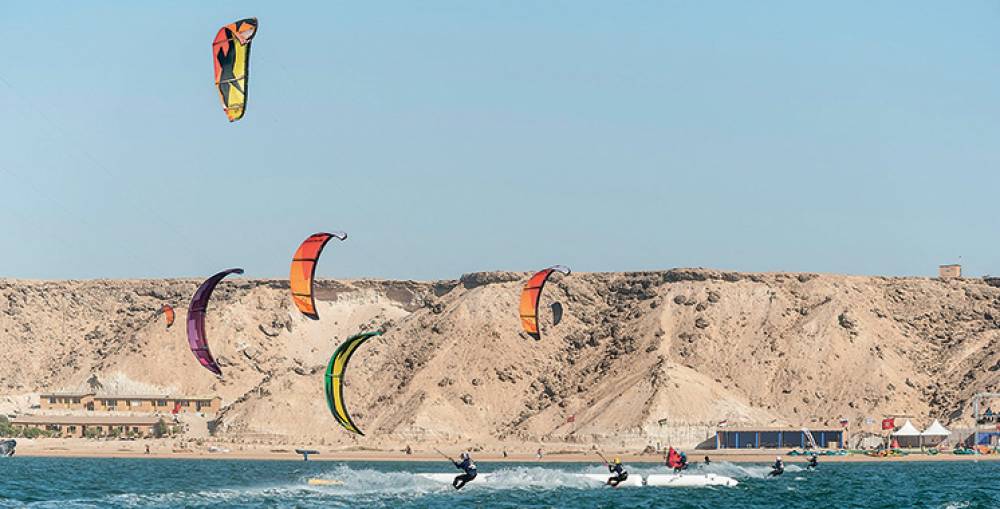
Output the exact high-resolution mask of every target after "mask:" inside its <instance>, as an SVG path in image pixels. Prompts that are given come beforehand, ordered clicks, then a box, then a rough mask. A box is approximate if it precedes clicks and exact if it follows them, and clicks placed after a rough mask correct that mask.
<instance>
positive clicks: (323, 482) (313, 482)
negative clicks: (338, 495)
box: [308, 479, 344, 486]
mask: <svg viewBox="0 0 1000 509" xmlns="http://www.w3.org/2000/svg"><path fill="white" fill-rule="evenodd" d="M308 484H309V486H340V485H341V484H344V481H338V480H336V479H309V481H308Z"/></svg>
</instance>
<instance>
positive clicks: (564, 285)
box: [0, 269, 1000, 448]
mask: <svg viewBox="0 0 1000 509" xmlns="http://www.w3.org/2000/svg"><path fill="white" fill-rule="evenodd" d="M526 277H527V274H522V273H505V272H490V273H476V274H468V275H465V276H463V277H462V278H461V279H460V280H458V281H441V282H430V283H424V282H409V281H369V280H364V281H348V282H334V281H324V282H322V283H321V285H320V291H319V297H320V303H319V312H320V316H321V317H322V319H321V320H319V321H311V320H308V319H306V318H303V317H301V316H300V315H299V314H298V313H297V311H295V310H294V308H293V307H292V306H291V303H290V301H289V299H288V296H287V291H288V287H287V281H271V280H263V281H262V280H246V279H232V280H227V281H226V282H224V283H223V284H221V285H220V286H219V288H218V289H217V291H216V293H215V295H214V298H213V301H212V303H211V305H210V309H209V319H208V327H207V331H208V332H207V333H208V336H209V342H210V345H211V347H212V348H213V352H214V353H215V354H216V356H217V358H218V359H219V361H220V363H221V364H222V368H223V371H224V372H225V377H224V378H223V379H221V380H219V379H217V378H215V377H214V376H213V375H212V374H211V373H209V372H208V371H206V370H205V369H203V368H201V367H200V366H199V365H198V364H197V362H196V361H195V360H194V357H193V356H192V355H191V353H190V351H189V350H188V347H187V342H186V335H185V324H184V320H185V318H186V314H185V308H186V306H187V303H188V299H189V298H190V295H191V293H193V291H194V289H195V288H196V287H197V284H198V281H195V280H140V281H59V282H54V281H20V280H2V281H0V362H2V363H3V366H4V369H3V370H0V393H3V394H4V395H8V396H12V397H11V398H10V399H8V400H6V401H8V402H16V401H20V402H22V404H20V406H18V408H23V406H24V405H23V400H24V398H23V397H21V398H18V397H16V396H18V395H23V394H29V393H36V392H38V391H44V390H65V389H73V388H82V387H88V386H92V385H95V384H101V386H102V387H103V390H112V391H119V392H150V391H160V392H172V393H188V394H206V393H208V394H219V395H221V396H222V397H223V405H224V407H225V408H224V411H223V413H222V416H221V425H220V428H219V430H220V434H221V435H222V436H223V437H227V438H231V439H233V440H234V441H243V442H247V443H254V442H261V443H306V442H308V443H314V444H326V445H331V446H356V447H372V448H388V447H400V446H402V445H403V444H407V443H409V444H435V443H442V444H446V443H455V442H462V443H464V444H466V445H468V446H482V447H494V446H497V445H498V444H503V443H509V444H524V443H532V442H538V441H542V440H544V441H546V442H548V443H553V442H556V443H562V444H564V445H565V446H566V447H569V448H572V447H574V446H580V447H584V446H587V445H588V444H591V443H598V444H602V445H607V446H609V447H626V448H631V447H636V448H641V447H643V446H645V445H649V444H655V443H657V442H662V443H674V444H678V445H684V446H691V445H695V444H697V443H699V442H702V441H703V440H706V439H707V438H709V437H710V436H711V435H712V430H713V429H714V425H715V424H716V423H717V422H719V421H720V420H723V419H728V420H729V422H730V423H732V424H739V423H746V424H751V423H753V424H762V425H768V424H778V423H781V424H791V425H809V426H818V425H821V424H827V425H836V421H837V419H838V418H839V417H841V416H844V417H847V418H849V419H851V420H852V422H853V423H855V424H859V423H860V422H861V421H862V420H863V419H864V417H866V416H873V417H876V418H879V417H881V416H882V415H884V414H910V415H914V416H916V417H922V416H934V417H941V418H943V419H944V421H945V422H950V421H961V420H962V419H967V417H968V415H969V413H970V411H971V409H970V408H969V407H968V400H969V398H970V397H971V396H972V394H974V393H975V392H979V391H981V390H995V389H996V386H997V381H998V379H1000V375H998V373H997V370H998V369H1000V352H998V351H997V350H998V349H997V348H996V347H995V344H996V340H997V337H998V328H1000V322H998V321H997V318H998V317H1000V290H998V289H994V288H992V287H989V286H987V285H985V284H983V283H982V281H980V280H960V281H940V280H933V279H919V278H880V277H853V276H838V275H813V274H740V273H728V272H720V271H713V270H703V269H679V270H672V271H664V272H644V273H597V274H578V273H574V274H573V275H572V276H569V277H562V276H557V277H555V278H553V281H551V282H550V284H549V286H547V287H546V292H545V299H544V300H543V304H542V314H543V315H544V317H545V318H544V319H543V337H542V341H540V342H536V341H534V340H532V339H530V338H527V337H526V336H523V335H521V334H520V332H519V324H518V317H517V309H516V306H517V299H518V294H519V292H520V288H521V285H522V284H523V282H524V280H525V279H526ZM554 301H559V302H560V303H561V304H562V305H563V307H564V309H565V315H564V317H563V320H562V322H561V323H560V324H559V325H558V326H555V327H553V326H552V325H551V313H550V312H549V311H548V309H549V308H548V306H549V305H550V304H551V303H552V302H554ZM163 303H170V304H172V305H174V306H175V307H176V308H177V311H178V316H177V323H176V324H175V325H174V327H173V328H171V329H169V330H168V329H166V328H165V327H164V324H163V321H162V320H163V319H162V317H161V316H158V315H157V314H156V310H158V309H159V308H160V306H161V305H162V304H163ZM376 327H384V328H385V330H386V334H385V335H384V336H382V337H379V338H375V339H372V340H370V341H369V342H368V343H367V344H365V345H364V346H363V347H362V348H361V349H360V350H359V351H358V353H357V354H356V355H355V357H354V359H353V360H352V363H351V366H350V371H349V375H348V380H349V384H350V385H349V387H348V394H347V398H348V400H349V401H348V402H349V405H350V406H351V407H352V408H353V409H354V417H355V420H356V421H357V422H358V424H359V425H360V426H361V427H362V429H364V430H365V431H366V432H367V436H365V437H354V436H350V435H348V434H346V433H344V432H342V430H340V429H339V428H338V427H337V426H336V423H335V422H334V421H333V419H332V418H331V417H330V416H329V414H328V410H327V408H326V403H325V401H324V397H323V385H322V384H323V370H324V368H325V363H326V361H327V360H328V358H329V355H330V353H331V352H332V351H333V349H334V348H335V347H336V345H337V344H338V343H339V341H342V340H343V339H344V338H346V337H347V336H349V335H350V334H352V333H355V332H358V331H359V330H362V329H364V330H368V329H373V328H376ZM94 375H96V377H94ZM88 381H89V382H88ZM0 399H3V398H0ZM11 404H13V403H11ZM570 416H573V419H572V421H573V422H569V421H570V420H571V419H570Z"/></svg>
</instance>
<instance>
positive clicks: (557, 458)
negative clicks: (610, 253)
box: [15, 442, 1000, 464]
mask: <svg viewBox="0 0 1000 509" xmlns="http://www.w3.org/2000/svg"><path fill="white" fill-rule="evenodd" d="M99 445H104V444H102V443H100V442H93V443H87V444H46V443H45V442H41V443H39V442H33V443H28V442H25V443H24V444H22V443H20V442H19V443H18V446H17V453H16V455H15V458H16V457H22V456H23V457H47V458H109V459H136V458H146V459H185V460H192V459H193V460H209V461H211V460H236V461H240V460H243V461H303V460H302V456H301V455H300V454H297V453H295V451H294V449H295V448H291V449H284V448H281V449H251V450H241V451H232V450H224V451H218V452H209V451H208V450H207V449H206V450H190V451H186V450H180V451H179V450H174V449H172V448H170V447H168V446H166V444H159V443H149V444H148V445H150V453H149V454H146V452H145V446H146V445H147V444H146V443H143V442H126V443H124V444H119V443H113V442H108V443H107V447H97V446H99ZM74 446H75V447H74ZM129 446H131V447H129ZM304 448H308V449H314V448H313V447H304ZM789 450H790V449H781V450H755V451H731V450H692V451H686V452H688V456H689V458H690V459H691V464H699V463H702V461H703V458H704V457H705V456H708V457H709V458H711V460H712V461H713V462H729V463H768V464H769V463H771V462H773V461H774V458H775V456H780V457H781V459H782V460H783V461H785V462H786V463H805V461H806V457H805V456H789V455H788V452H789ZM454 454H456V455H457V452H455V453H454ZM604 454H605V456H611V455H615V456H620V457H621V458H622V461H624V462H628V463H635V464H662V463H663V457H662V456H660V455H652V454H628V453H622V452H615V451H606V452H604ZM473 457H474V458H475V459H476V461H477V462H480V463H591V462H592V463H601V462H602V461H601V459H600V458H599V457H597V454H596V453H584V452H580V453H552V454H546V455H545V456H543V458H542V459H540V460H539V459H538V458H536V457H535V455H534V454H510V455H508V456H507V457H504V456H503V455H502V454H497V453H492V452H490V453H485V452H473ZM819 460H820V462H821V463H857V462H865V463H888V462H894V463H895V462H913V461H934V462H948V461H1000V454H987V455H956V454H951V453H940V454H936V455H929V454H925V453H911V454H908V455H905V456H890V457H884V458H879V457H872V456H866V455H862V454H850V455H847V456H823V455H820V456H819ZM309 461H316V462H327V463H329V462H365V461H377V462H440V461H445V460H444V459H443V458H442V457H441V456H440V455H439V454H437V453H435V452H433V451H423V450H421V451H414V453H413V454H411V455H406V454H403V453H402V452H396V451H336V450H320V453H319V454H314V455H310V457H309Z"/></svg>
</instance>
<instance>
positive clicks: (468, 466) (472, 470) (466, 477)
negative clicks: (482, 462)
mask: <svg viewBox="0 0 1000 509" xmlns="http://www.w3.org/2000/svg"><path fill="white" fill-rule="evenodd" d="M453 463H455V468H459V469H461V470H464V471H465V473H464V474H461V475H459V476H457V477H455V480H454V481H452V482H451V485H452V486H454V487H455V489H456V490H460V489H462V487H463V486H465V484H466V483H468V482H470V481H472V480H473V479H475V478H476V473H477V472H476V464H475V463H473V462H472V458H465V459H464V460H462V462H461V463H459V462H457V461H456V462H453Z"/></svg>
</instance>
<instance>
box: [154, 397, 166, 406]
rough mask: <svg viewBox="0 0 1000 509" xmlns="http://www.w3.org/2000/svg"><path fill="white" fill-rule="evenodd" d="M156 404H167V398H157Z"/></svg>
mask: <svg viewBox="0 0 1000 509" xmlns="http://www.w3.org/2000/svg"><path fill="white" fill-rule="evenodd" d="M156 406H167V400H165V399H158V400H156Z"/></svg>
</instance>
